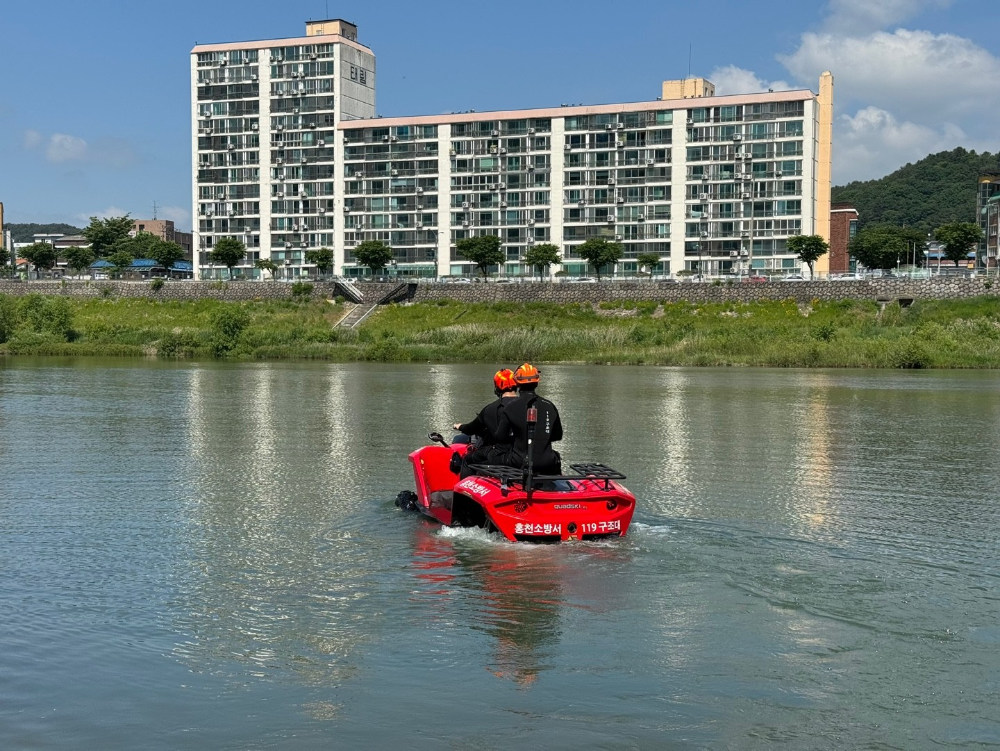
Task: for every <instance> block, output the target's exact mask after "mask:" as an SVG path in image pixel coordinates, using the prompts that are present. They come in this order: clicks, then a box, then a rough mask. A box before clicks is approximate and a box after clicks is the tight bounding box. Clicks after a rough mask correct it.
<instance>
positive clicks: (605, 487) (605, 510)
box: [396, 433, 635, 542]
mask: <svg viewBox="0 0 1000 751" xmlns="http://www.w3.org/2000/svg"><path fill="white" fill-rule="evenodd" d="M429 438H430V439H431V441H432V442H433V445H430V446H424V447H423V448H421V449H417V450H416V451H414V452H413V453H412V454H410V461H411V462H412V463H413V474H414V477H415V479H416V484H417V492H416V493H415V494H414V493H413V492H411V491H403V492H402V493H400V494H399V497H398V498H397V499H396V505H398V506H399V507H400V508H403V509H414V510H417V511H420V512H421V513H423V514H426V515H427V516H429V517H431V518H432V519H435V520H437V521H438V522H440V523H441V524H444V525H446V526H450V527H482V528H484V529H487V530H489V531H491V532H494V531H495V532H499V533H500V534H502V535H503V536H504V537H506V538H507V539H508V540H511V541H524V542H563V541H567V540H601V539H605V538H610V537H622V536H624V535H625V533H626V532H627V531H628V527H629V524H630V523H631V521H632V514H633V513H634V512H635V496H633V495H632V494H631V493H630V492H629V491H628V490H627V489H626V488H625V486H623V485H621V484H620V483H619V482H618V481H619V480H624V479H625V476H624V475H623V474H621V473H620V472H617V471H615V470H613V469H611V468H610V467H606V466H604V465H603V464H572V465H570V469H571V470H572V471H573V474H569V475H558V476H554V475H532V473H531V471H530V470H521V469H514V468H511V467H501V466H494V465H482V464H477V465H473V469H474V470H475V471H476V474H475V475H474V476H472V477H467V478H466V479H464V480H462V479H460V477H459V475H458V474H457V473H456V472H455V471H453V467H454V466H455V464H454V463H453V462H452V457H453V454H455V453H457V454H458V455H459V456H462V455H464V454H465V451H466V450H467V448H468V446H467V445H466V444H455V445H453V446H449V445H448V443H447V442H445V440H444V439H443V438H442V437H441V436H440V435H439V434H438V433H431V434H430V436H429Z"/></svg>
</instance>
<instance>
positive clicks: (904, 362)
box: [893, 337, 930, 370]
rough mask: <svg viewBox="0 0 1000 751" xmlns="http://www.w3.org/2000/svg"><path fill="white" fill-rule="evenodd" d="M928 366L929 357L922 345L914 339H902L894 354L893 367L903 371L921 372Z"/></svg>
mask: <svg viewBox="0 0 1000 751" xmlns="http://www.w3.org/2000/svg"><path fill="white" fill-rule="evenodd" d="M928 365H930V355H929V354H928V353H927V350H926V349H925V347H924V345H923V344H922V343H921V342H920V341H918V340H917V339H916V338H914V337H908V338H906V339H904V340H903V341H902V342H900V344H899V345H898V347H897V349H896V352H895V359H894V362H893V367H896V368H902V369H904V370H921V369H923V368H926V367H928Z"/></svg>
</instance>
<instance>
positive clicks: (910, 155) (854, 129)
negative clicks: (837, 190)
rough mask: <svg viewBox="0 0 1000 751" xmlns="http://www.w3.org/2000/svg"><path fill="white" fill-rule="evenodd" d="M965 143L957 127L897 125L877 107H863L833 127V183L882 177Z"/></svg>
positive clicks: (966, 139) (961, 131) (892, 118)
mask: <svg viewBox="0 0 1000 751" xmlns="http://www.w3.org/2000/svg"><path fill="white" fill-rule="evenodd" d="M967 141H968V137H967V136H966V134H965V132H964V131H963V130H962V129H961V128H960V127H958V126H957V125H954V124H951V123H945V124H943V125H942V127H941V128H940V129H935V128H933V127H930V126H927V125H920V124H917V123H914V122H909V121H904V122H900V121H898V120H897V119H896V118H895V117H894V116H893V115H892V114H891V113H889V112H886V111H885V110H883V109H879V108H878V107H865V108H864V109H862V110H860V111H859V112H858V113H857V114H856V115H854V116H853V117H851V116H850V115H841V116H840V117H838V118H837V120H836V122H835V124H834V139H833V149H834V152H833V153H834V175H833V177H834V183H835V184H836V185H843V184H844V183H848V182H851V181H853V180H870V179H872V178H875V177H883V176H885V175H887V174H889V173H891V172H894V171H895V170H897V169H898V168H899V167H901V166H902V165H904V164H906V163H907V162H916V161H919V160H920V159H923V158H924V157H925V156H927V155H928V154H932V153H935V152H938V151H945V150H948V149H953V148H955V147H956V146H959V145H961V144H963V143H965V142H967Z"/></svg>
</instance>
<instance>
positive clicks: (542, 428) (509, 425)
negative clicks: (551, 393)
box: [497, 363, 563, 475]
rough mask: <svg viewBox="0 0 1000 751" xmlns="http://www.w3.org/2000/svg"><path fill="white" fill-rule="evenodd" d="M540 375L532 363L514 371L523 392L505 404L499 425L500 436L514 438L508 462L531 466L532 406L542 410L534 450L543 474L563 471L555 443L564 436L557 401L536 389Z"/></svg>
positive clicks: (534, 460) (535, 462)
mask: <svg viewBox="0 0 1000 751" xmlns="http://www.w3.org/2000/svg"><path fill="white" fill-rule="evenodd" d="M540 377H541V374H540V373H539V372H538V369H537V368H535V367H534V366H533V365H530V364H529V363H525V364H524V365H522V366H521V367H519V368H518V369H517V370H516V371H515V372H514V381H515V382H516V383H517V388H518V391H519V394H518V397H517V399H514V400H513V401H509V402H507V403H506V405H505V406H504V409H503V413H502V414H501V415H500V424H499V426H498V427H497V440H498V442H504V441H507V442H510V448H509V450H508V451H507V452H506V453H505V455H504V462H503V463H504V464H506V465H508V466H510V467H516V468H518V469H521V468H525V467H527V457H528V409H529V408H531V407H532V406H533V407H534V408H535V409H536V410H537V413H538V419H537V422H536V423H535V431H534V436H533V438H532V451H531V455H532V464H533V466H534V471H535V472H536V473H537V474H540V475H560V474H562V457H560V456H559V452H558V451H556V450H555V449H554V448H552V443H553V442H554V441H561V440H562V437H563V428H562V422H561V421H560V420H559V410H557V409H556V405H554V404H553V403H552V402H550V401H549V400H548V399H545V398H543V397H541V396H538V394H536V393H535V389H536V388H537V387H538V382H539V380H540Z"/></svg>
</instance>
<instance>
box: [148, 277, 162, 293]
mask: <svg viewBox="0 0 1000 751" xmlns="http://www.w3.org/2000/svg"><path fill="white" fill-rule="evenodd" d="M149 288H150V289H151V290H153V292H159V291H160V290H161V289H163V280H162V279H154V280H153V281H151V282H150V283H149Z"/></svg>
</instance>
